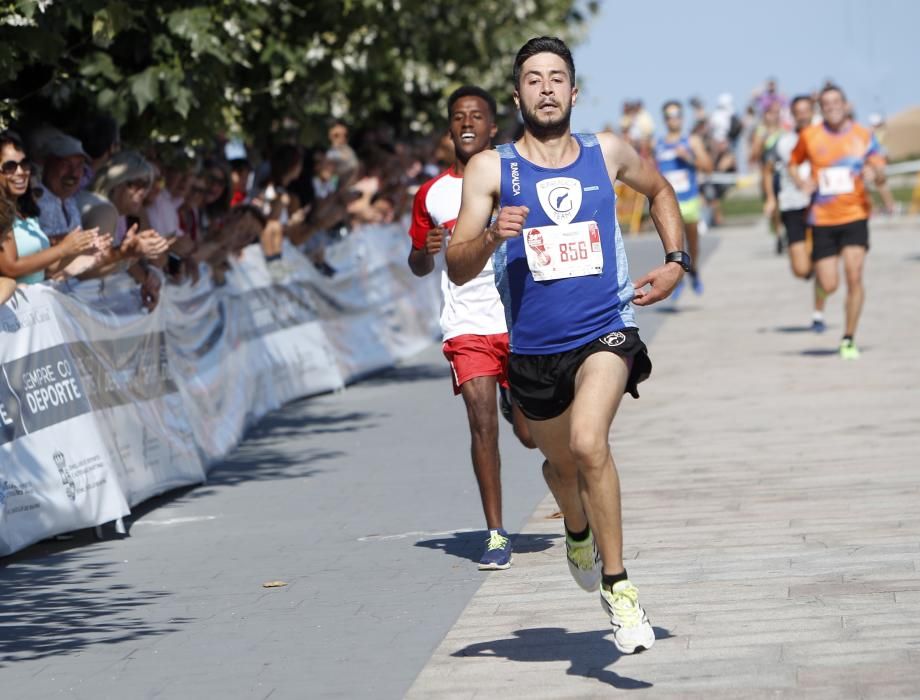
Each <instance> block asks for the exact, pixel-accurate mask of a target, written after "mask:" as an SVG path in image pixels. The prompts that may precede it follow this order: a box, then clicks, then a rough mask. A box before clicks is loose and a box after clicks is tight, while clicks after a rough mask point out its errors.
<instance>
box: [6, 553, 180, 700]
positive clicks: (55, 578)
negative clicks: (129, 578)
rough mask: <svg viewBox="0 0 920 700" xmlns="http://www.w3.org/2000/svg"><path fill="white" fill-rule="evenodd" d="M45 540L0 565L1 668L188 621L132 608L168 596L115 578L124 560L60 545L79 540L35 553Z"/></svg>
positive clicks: (145, 634) (124, 639)
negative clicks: (92, 556) (91, 556)
mask: <svg viewBox="0 0 920 700" xmlns="http://www.w3.org/2000/svg"><path fill="white" fill-rule="evenodd" d="M44 544H45V543H40V544H39V545H35V546H34V547H30V548H29V549H28V550H27V551H28V552H29V556H22V553H20V554H16V555H13V556H11V557H8V558H5V559H4V560H2V563H0V586H2V588H3V596H2V598H0V668H3V667H4V666H6V665H8V664H10V663H15V662H17V661H28V660H36V659H43V658H47V657H51V656H54V657H58V658H60V657H63V656H67V655H71V654H77V653H79V652H80V651H82V650H83V649H86V648H88V647H90V646H94V647H97V646H99V645H115V644H121V643H123V642H132V641H140V640H143V639H146V638H148V637H153V636H160V635H163V634H167V633H170V632H174V631H176V630H177V629H179V625H181V624H183V623H185V622H188V620H187V619H185V618H170V619H169V620H164V621H152V620H149V619H145V618H144V617H143V616H142V615H137V614H135V611H138V610H140V609H141V608H143V607H146V606H149V605H156V604H157V603H158V602H159V601H160V600H161V599H162V598H163V597H164V596H168V595H170V594H169V593H166V592H164V591H147V590H140V589H137V588H134V587H133V586H130V585H127V584H123V583H115V581H117V580H119V579H121V571H120V569H121V566H122V564H121V562H120V560H119V561H118V562H115V561H107V562H99V561H85V559H86V558H87V557H86V555H85V554H83V553H82V552H81V551H79V550H74V551H69V552H63V551H60V550H61V549H62V547H74V546H81V545H83V544H86V542H85V541H82V538H80V539H77V538H75V539H74V540H70V541H69V542H68V543H67V544H66V545H65V544H64V543H49V546H47V547H44V548H43V549H44V552H43V554H44V556H39V557H36V556H35V554H36V553H37V551H38V550H39V549H40V548H42V545H44ZM58 544H60V545H61V546H60V547H55V545H58ZM55 549H57V550H58V551H57V552H56V553H55V552H54V550H55ZM83 551H84V552H85V551H86V550H83ZM106 579H112V581H111V582H106ZM100 584H101V585H100ZM114 660H115V658H113V661H114ZM14 694H15V693H14Z"/></svg>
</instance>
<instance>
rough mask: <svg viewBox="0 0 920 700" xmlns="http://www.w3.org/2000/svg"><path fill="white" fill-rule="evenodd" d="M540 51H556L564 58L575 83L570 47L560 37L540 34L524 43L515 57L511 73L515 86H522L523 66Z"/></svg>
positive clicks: (571, 78) (570, 77) (555, 52)
mask: <svg viewBox="0 0 920 700" xmlns="http://www.w3.org/2000/svg"><path fill="white" fill-rule="evenodd" d="M538 53H554V54H556V55H557V56H559V57H560V58H562V60H563V61H565V64H566V66H568V69H569V79H570V80H571V81H572V85H575V61H574V59H573V58H572V52H571V51H569V47H568V46H566V45H565V42H564V41H563V40H562V39H559V38H558V37H555V36H538V37H534V38H533V39H531V40H530V41H528V42H527V43H526V44H524V45H523V46H522V47H521V49H520V51H518V52H517V56H515V58H514V71H513V72H512V74H511V77H512V79H513V80H514V87H516V88H517V87H519V86H520V81H521V66H523V65H524V62H525V61H526V60H527V59H528V58H531V57H532V56H536V55H537V54H538Z"/></svg>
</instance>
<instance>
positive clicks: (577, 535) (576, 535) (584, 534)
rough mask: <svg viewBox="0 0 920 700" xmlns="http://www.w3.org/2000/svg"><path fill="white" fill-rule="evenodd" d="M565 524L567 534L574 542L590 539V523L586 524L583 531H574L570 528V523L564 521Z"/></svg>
mask: <svg viewBox="0 0 920 700" xmlns="http://www.w3.org/2000/svg"><path fill="white" fill-rule="evenodd" d="M563 525H564V526H565V534H566V535H568V536H569V539H570V540H572V541H573V542H584V541H585V540H586V539H588V535H590V534H591V526H590V525H585V529H584V530H582V531H581V532H572V531H571V530H569V526H568V525H565V523H563Z"/></svg>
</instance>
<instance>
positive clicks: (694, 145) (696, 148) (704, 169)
mask: <svg viewBox="0 0 920 700" xmlns="http://www.w3.org/2000/svg"><path fill="white" fill-rule="evenodd" d="M690 150H691V151H693V159H694V161H696V169H697V170H699V171H700V172H701V173H711V172H712V158H711V157H710V156H709V152H708V151H707V150H706V146H704V145H703V139H701V138H700V137H699V136H697V135H696V134H693V135H691V136H690Z"/></svg>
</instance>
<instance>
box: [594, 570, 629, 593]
mask: <svg viewBox="0 0 920 700" xmlns="http://www.w3.org/2000/svg"><path fill="white" fill-rule="evenodd" d="M628 578H629V576H628V575H627V574H626V569H623V571H622V572H620V573H619V574H604V576H603V578H602V579H601V585H603V586H604V588H606V589H607V590H610V589H611V588H613V587H614V585H616V584H618V583H619V582H620V581H625V580H626V579H628Z"/></svg>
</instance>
